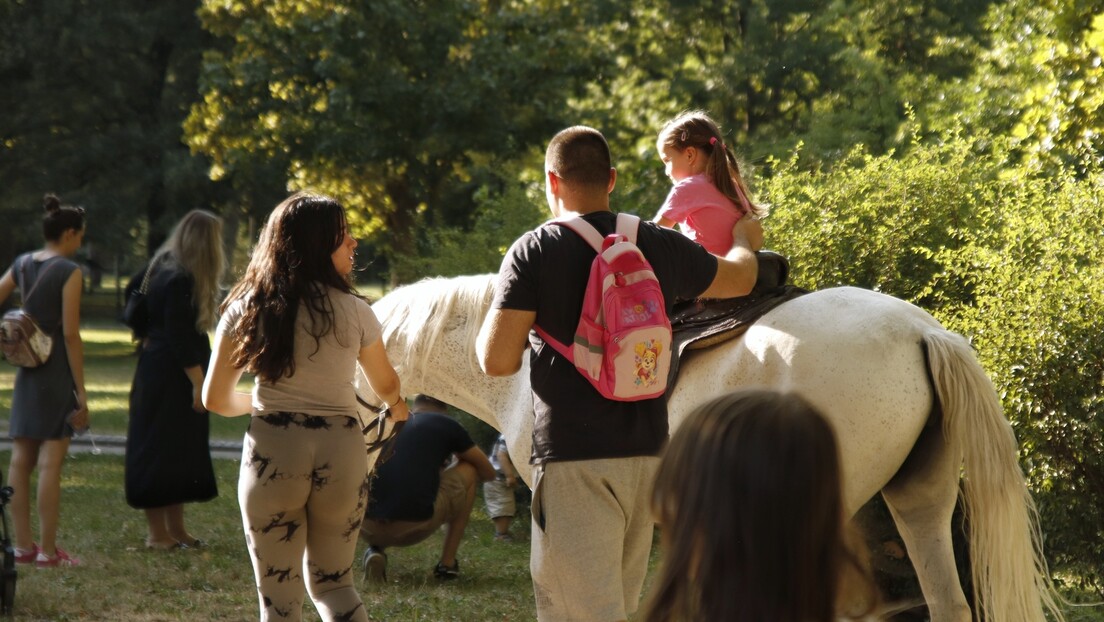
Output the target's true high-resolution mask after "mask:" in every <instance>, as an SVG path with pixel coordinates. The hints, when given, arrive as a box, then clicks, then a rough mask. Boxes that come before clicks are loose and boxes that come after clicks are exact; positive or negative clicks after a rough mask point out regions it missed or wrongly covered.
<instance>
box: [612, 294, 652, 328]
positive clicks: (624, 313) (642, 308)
mask: <svg viewBox="0 0 1104 622" xmlns="http://www.w3.org/2000/svg"><path fill="white" fill-rule="evenodd" d="M658 311H659V302H658V301H656V300H641V301H640V302H638V303H636V304H635V305H633V306H631V307H627V308H625V309H622V310H621V322H623V323H624V324H625V325H626V326H632V325H635V324H644V323H645V322H647V321H649V320H651V319H652V316H653V315H655V314H656V313H657V312H658Z"/></svg>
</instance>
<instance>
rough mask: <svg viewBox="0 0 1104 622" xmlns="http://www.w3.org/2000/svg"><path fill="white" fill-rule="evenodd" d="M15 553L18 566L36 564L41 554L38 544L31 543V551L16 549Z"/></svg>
mask: <svg viewBox="0 0 1104 622" xmlns="http://www.w3.org/2000/svg"><path fill="white" fill-rule="evenodd" d="M13 551H14V552H15V563H17V564H33V563H35V560H36V559H38V554H39V552H40V550H39V548H38V543H37V542H33V543H31V548H29V549H21V548H19V547H15V548H14V549H13Z"/></svg>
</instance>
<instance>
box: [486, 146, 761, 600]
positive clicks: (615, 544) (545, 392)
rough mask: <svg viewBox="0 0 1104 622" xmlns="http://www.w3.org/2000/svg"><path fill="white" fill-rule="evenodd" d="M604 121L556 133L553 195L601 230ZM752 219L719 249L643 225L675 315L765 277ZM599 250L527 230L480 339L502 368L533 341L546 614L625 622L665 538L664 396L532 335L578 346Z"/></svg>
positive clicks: (608, 179)
mask: <svg viewBox="0 0 1104 622" xmlns="http://www.w3.org/2000/svg"><path fill="white" fill-rule="evenodd" d="M610 163H611V159H610V153H609V145H608V144H607V143H606V140H605V138H604V137H603V136H602V134H601V133H599V132H598V131H597V130H594V129H592V128H587V127H582V126H577V127H572V128H568V129H566V130H564V131H562V132H560V133H559V134H557V135H556V137H555V138H553V139H552V141H551V143H549V145H548V150H547V153H546V156H545V184H546V185H545V193H546V196H547V199H548V205H549V209H550V210H551V211H552V215H553V216H555V217H557V218H563V217H581V218H583V219H585V220H586V222H588V223H590V224H591V225H592V226H593V227H594V228H595V229H597V230H598V231H599V233H601V234H603V235H606V234H609V233H612V232H613V230H614V229H615V226H616V225H615V221H616V216H615V215H614V213H613V212H611V211H610V207H609V194H610V192H611V191H612V190H613V187H614V183H615V181H616V178H617V175H616V171H615V170H614V169H613V168H612V167H611V165H610ZM756 227H758V223H757V222H754V221H752V220H751V219H747V218H745V219H741V220H740V222H739V223H738V224H737V225H736V227H735V228H734V229H733V237H734V239H735V240H736V245H735V246H734V247H733V249H732V250H731V251H730V252H729V253H728V255H727V256H726V257H724V258H718V257H715V256H713V255H710V254H709V253H708V252H706V251H705V249H703V248H702V247H701V246H699V245H698V244H697V243H695V242H692V241H690V240H689V239H688V238H686V237H685V236H683V235H682V234H681V233H678V232H676V231H673V230H670V229H664V228H661V227H659V226H657V225H654V224H652V223H645V222H642V223H640V229H639V231H638V234H637V245H638V246H639V247H640V249H641V251H642V252H643V253H644V255H645V257H647V259H648V261H649V263H651V265H652V268H653V270H654V272H655V274H656V278H657V279H658V280H659V283H660V287H661V289H662V290H663V296H664V299H665V301H666V304H667V311H668V313H670V311H671V307H672V305H673V304H674V302H675V300H676V299H680V298H682V299H691V298H697V297H711V298H729V297H735V296H743V295H746V294H747V293H749V292H750V291H751V288H752V287H753V286H754V284H755V278H756V273H757V263H756V259H755V254H754V252H753V250H754V249H752V248H751V246H752V244H751V243H750V242H749V236H750V237H751V238H755V237H756V236H757V235H758V236H759V237H760V238H761V231H757V230H756V229H755V228H756ZM594 254H595V253H594V250H593V249H591V247H590V246H589V245H588V244H587V243H586V242H585V241H584V240H583V239H582V238H580V237H579V236H577V235H576V234H575V233H574V232H572V231H570V230H567V229H565V228H564V227H561V226H555V225H552V226H542V227H540V228H538V229H535V230H533V231H530V232H528V233H526V234H525V235H523V236H522V237H521V238H520V239H518V240H517V241H516V242H515V243H514V245H513V246H512V247H511V248H510V250H509V252H508V253H507V254H506V257H505V258H504V259H503V262H502V267H501V269H500V270H499V274H498V280H497V282H496V286H495V296H494V300H493V302H492V304H491V310H490V312H489V313H488V315H487V319H486V320H485V322H484V324H483V327H482V329H481V330H480V334H479V338H478V340H477V349H478V351H479V359H480V365H481V366H482V367H483V370H484V371H485V372H486V373H487V374H489V375H492V376H505V375H510V374H513V373H515V372H517V371H518V369H519V368H520V367H521V357H522V356H523V354H524V353H525V351H526V350H527V349H530V350H531V351H530V359H529V363H530V365H529V368H530V384H531V386H532V390H533V403H534V410H535V415H536V419H535V421H534V425H533V455H532V456H531V460H530V461H531V463H532V464H533V465H534V471H533V477H534V485H533V501H532V510H533V536H532V545H531V551H530V570H531V573H532V576H533V592H534V597H535V599H536V604H537V617H538V620H541V621H542V622H546V621H550V620H595V621H598V620H603V621H608V620H624V619H626V618H627V616H628V614H630V613H632V612H634V611H635V610H636V608H637V605H638V604H639V600H640V590H641V587H642V585H643V582H644V575H645V573H646V571H647V562H648V554H649V552H650V549H651V542H652V525H653V519H652V516H651V512H650V510H649V501H650V499H649V497H650V493H651V487H652V483H653V480H654V476H655V469H656V467H657V465H658V461H659V459H658V457H657V456H658V454H659V452H660V450H661V449H662V447H663V444H664V443H665V442H666V440H667V430H668V428H667V404H666V401H665V399H664V398H662V397H661V398H656V399H651V400H641V401H636V402H621V401H612V400H608V399H606V398H604V397H602V395H601V394H599V393H598V392H597V390H595V389H594V387H593V386H592V385H591V384H590V383H589V382H588V381H587V380H586V379H585V378H583V376H582V375H581V374H580V373H579V372H578V370H576V369H575V366H574V365H573V364H572V363H571V362H570V361H568V360H567V359H566V358H564V357H563V356H561V355H559V354H558V353H557V352H556V351H555V350H554V349H553V348H552V347H546V344H545V343H544V342H543V340H542V339H541V338H540V337H539V336H538V335H537V334H536V333H535V332H533V331H532V328H533V325H534V324H539V325H540V326H541V328H542V329H543V330H545V331H547V332H548V333H549V334H550V335H551V336H552V337H554V338H556V339H558V340H559V341H561V342H563V343H572V342H573V338H574V333H575V328H576V326H577V325H578V323H579V315H580V312H581V309H582V302H583V294H584V291H585V288H586V283H587V278H588V276H589V274H590V265H591V262H592V261H593V259H594Z"/></svg>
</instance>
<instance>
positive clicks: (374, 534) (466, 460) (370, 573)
mask: <svg viewBox="0 0 1104 622" xmlns="http://www.w3.org/2000/svg"><path fill="white" fill-rule="evenodd" d="M410 412H411V414H410V419H409V420H407V422H406V426H405V427H404V428H403V429H402V431H401V432H400V433H399V434H398V436H396V437H395V440H394V443H395V446H394V453H393V454H391V456H390V457H388V458H387V460H386V461H385V462H383V464H380V465H378V466H377V468H376V469H375V471H374V472H373V475H372V476H371V477H372V487H371V490H370V493H369V500H368V510H367V512H366V513H365V516H364V522H363V523H361V525H360V536H361V538H363V539H364V541H365V542H367V543H368V548H367V549H366V550H365V551H364V574H365V578H367V579H368V580H369V581H382V580H384V579H385V578H386V570H387V555H386V554H385V553H384V552H383V551H384V548H385V547H391V546H410V545H412V544H417V543H418V542H421V541H422V540H425V539H426V538H428V537H429V536H430V535H431V534H432V533H433V532H435V531H437V529H438V528H439V527H440V526H441V525H446V532H445V542H444V546H443V547H442V550H441V561H440V562H439V563H438V564H437V567H436V568H434V571H433V574H434V575H435V576H436V577H437V578H438V579H453V578H456V577H457V576H459V574H460V566H459V563H458V562H457V561H456V552H457V550H458V549H459V548H460V539H461V538H462V537H463V535H464V528H465V527H467V524H468V516H469V515H470V514H471V510H472V505H473V504H474V502H475V488H476V484H477V483H478V482H479V481H488V480H492V479H494V477H495V470H494V467H493V466H491V462H490V460H488V459H487V456H486V454H484V453H483V451H482V450H480V449H479V448H478V447H476V446H475V443H474V442H473V441H472V439H471V436H470V435H469V434H468V432H467V430H465V429H464V427H463V426H461V425H460V424H459V423H458V422H457V421H456V420H455V419H453V418H452V417H450V416H448V414H447V412H448V411H447V408H446V405H445V403H444V402H441V401H440V400H438V399H436V398H433V397H430V396H428V395H417V396H415V398H414V407H413V408H411V409H410ZM454 455H455V456H456V459H455V460H453V456H454Z"/></svg>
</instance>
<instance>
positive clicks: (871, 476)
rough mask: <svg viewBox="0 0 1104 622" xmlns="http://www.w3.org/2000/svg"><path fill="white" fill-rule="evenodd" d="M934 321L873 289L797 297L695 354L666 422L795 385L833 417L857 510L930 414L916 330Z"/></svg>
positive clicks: (932, 326)
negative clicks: (711, 402)
mask: <svg viewBox="0 0 1104 622" xmlns="http://www.w3.org/2000/svg"><path fill="white" fill-rule="evenodd" d="M933 329H934V330H940V326H939V324H938V323H937V322H936V321H935V320H934V319H933V318H932V317H931V316H930V315H928V314H927V313H925V312H923V311H921V310H920V309H918V308H917V307H915V306H913V305H910V304H908V303H906V302H904V301H901V300H899V299H896V298H892V297H889V296H885V295H883V294H878V293H876V292H871V291H868V290H863V289H857V288H851V287H842V288H835V289H828V290H822V291H819V292H814V293H811V294H808V295H806V296H802V297H800V298H797V299H795V300H792V301H789V302H787V303H785V304H783V305H781V306H779V307H777V308H776V309H774V310H773V311H771V312H770V313H768V314H767V315H765V316H763V317H762V318H761V319H760V320H759V321H758V322H756V323H755V324H754V325H753V326H752V327H751V328H749V329H748V331H747V333H745V335H744V336H743V337H742V338H740V339H738V340H734V341H731V342H728V343H725V344H721V345H718V346H716V347H714V348H711V349H709V350H704V351H701V352H698V353H694V354H693V355H692V356H691V357H690V358H689V359H688V360H687V361H686V362H685V363H684V364H683V369H682V371H681V372H680V375H679V382H678V385H677V387H676V389H675V391H674V393H673V394H672V397H671V417H672V424H673V425H677V424H678V422H679V421H680V420H681V418H682V417H684V416H685V415H686V414H688V412H689V411H690V410H692V409H693V407H694V406H696V405H697V404H700V403H701V402H702V401H705V400H707V399H709V398H711V397H713V396H716V395H720V394H723V393H725V392H727V391H731V390H733V389H737V388H771V389H776V390H783V391H794V392H796V393H798V394H800V395H802V396H804V397H805V398H806V399H808V400H810V401H811V402H812V403H813V404H815V405H816V406H817V407H818V408H819V409H820V410H821V411H822V412H823V413H824V414H825V415H826V416H827V417H828V418H829V419H830V420H831V422H832V424H833V426H834V428H835V430H836V433H837V436H838V438H839V444H840V451H841V456H842V460H843V471H844V472H843V475H844V481H845V482H847V486H848V490H847V496H848V503H849V507H850V509H851V510H857V509H858V507H859V506H860V505H861V504H862V503H864V502H865V501H866V500H867V499H869V498H870V497H871V496H872V495H874V494H875V493H876V492H877V491H878V490H880V489H881V487H882V486H884V485H885V483H886V482H888V481H889V479H890V478H892V477H893V475H894V473H896V472H897V470H898V468H900V465H901V464H902V463H903V462H904V460H905V458H906V457H907V456H908V454H909V451H910V450H911V449H912V446H913V444H914V442H915V440H916V439H917V437H918V436H919V434H920V431H921V430H922V429H923V427H924V425H925V423H926V422H927V421H928V417H929V414H930V413H931V407H932V399H933V398H932V395H933V394H932V389H931V383H930V381H929V379H928V372H927V369H926V364H925V360H924V355H923V351H922V347H921V338H922V336H923V334H924V333H925V332H927V331H930V330H933Z"/></svg>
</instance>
